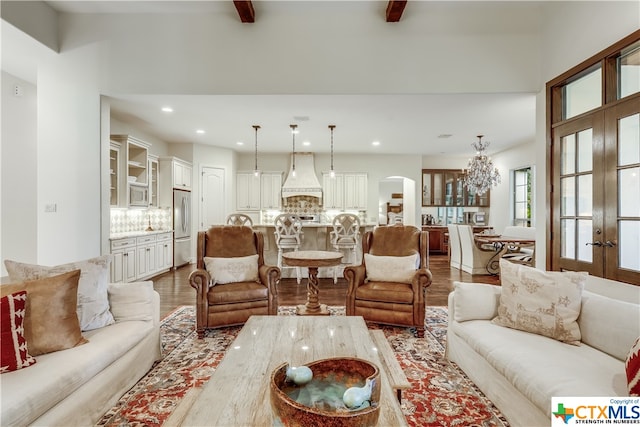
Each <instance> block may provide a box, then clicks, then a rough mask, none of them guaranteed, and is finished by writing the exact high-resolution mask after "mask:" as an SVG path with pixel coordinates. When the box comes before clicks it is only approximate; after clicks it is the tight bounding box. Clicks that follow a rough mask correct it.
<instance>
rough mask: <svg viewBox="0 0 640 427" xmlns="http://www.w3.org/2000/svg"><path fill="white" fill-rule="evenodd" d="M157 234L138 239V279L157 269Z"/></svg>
mask: <svg viewBox="0 0 640 427" xmlns="http://www.w3.org/2000/svg"><path fill="white" fill-rule="evenodd" d="M156 262H157V259H156V236H155V235H150V236H142V237H138V238H137V239H136V267H137V271H136V279H138V280H140V279H144V278H146V277H148V276H150V275H152V274H153V273H155V272H156V271H158V268H157V267H156Z"/></svg>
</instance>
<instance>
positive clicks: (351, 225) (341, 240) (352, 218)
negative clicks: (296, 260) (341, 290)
mask: <svg viewBox="0 0 640 427" xmlns="http://www.w3.org/2000/svg"><path fill="white" fill-rule="evenodd" d="M331 225H332V226H333V231H331V232H330V233H329V235H330V238H331V245H332V246H333V248H334V249H335V250H336V251H337V252H342V251H343V250H348V251H350V254H351V256H350V257H349V259H348V261H347V262H343V264H355V263H357V262H358V260H357V253H356V251H357V249H358V241H359V238H360V218H359V217H358V215H354V214H350V213H342V214H338V215H336V216H335V217H334V218H333V221H332V222H331ZM343 259H344V258H343ZM338 267H339V266H335V267H333V283H338Z"/></svg>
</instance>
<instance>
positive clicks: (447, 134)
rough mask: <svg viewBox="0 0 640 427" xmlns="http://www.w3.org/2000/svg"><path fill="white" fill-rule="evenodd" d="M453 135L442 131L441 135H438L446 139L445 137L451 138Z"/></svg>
mask: <svg viewBox="0 0 640 427" xmlns="http://www.w3.org/2000/svg"><path fill="white" fill-rule="evenodd" d="M452 136H453V135H451V134H450V133H441V134H440V135H438V138H441V139H445V138H451V137H452Z"/></svg>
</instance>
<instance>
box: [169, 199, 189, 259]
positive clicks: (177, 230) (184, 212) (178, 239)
mask: <svg viewBox="0 0 640 427" xmlns="http://www.w3.org/2000/svg"><path fill="white" fill-rule="evenodd" d="M190 261H191V192H190V191H186V190H173V267H174V268H177V267H180V266H182V265H185V264H187V263H189V262H190Z"/></svg>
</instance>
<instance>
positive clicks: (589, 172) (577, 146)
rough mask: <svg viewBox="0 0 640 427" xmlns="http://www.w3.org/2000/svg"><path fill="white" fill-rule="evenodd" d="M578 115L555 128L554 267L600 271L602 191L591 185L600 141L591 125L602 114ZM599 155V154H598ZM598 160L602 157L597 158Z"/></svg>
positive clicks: (596, 170) (596, 124) (597, 122)
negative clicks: (555, 234)
mask: <svg viewBox="0 0 640 427" xmlns="http://www.w3.org/2000/svg"><path fill="white" fill-rule="evenodd" d="M599 117H600V119H599V120H598V115H597V114H595V115H593V116H589V117H585V118H581V119H577V120H574V121H571V122H569V123H567V124H563V125H561V126H558V127H556V128H554V147H555V150H554V151H555V156H557V159H558V162H557V163H556V165H557V170H555V171H554V188H556V189H557V190H556V191H555V192H554V195H553V197H554V206H559V208H560V209H559V211H557V210H556V211H554V213H553V220H554V226H553V228H554V229H556V230H559V231H560V233H559V236H557V237H555V238H554V239H553V242H552V244H553V247H554V250H553V252H554V253H556V254H558V255H559V256H558V257H557V258H554V260H553V268H554V269H567V270H574V271H588V272H589V273H590V274H595V275H602V271H603V263H602V257H603V247H602V246H601V245H602V228H603V225H602V212H601V210H596V209H594V206H600V205H601V204H602V203H601V202H600V203H599V204H597V203H596V200H597V199H598V198H601V197H602V191H598V190H597V189H595V188H594V185H593V183H594V182H599V181H597V178H596V176H597V174H599V173H601V171H600V168H598V167H596V165H597V163H596V162H597V161H598V154H597V153H599V152H600V151H601V149H602V142H601V141H596V140H594V134H595V133H594V127H595V128H601V127H602V115H600V116H599ZM600 157H601V155H600ZM600 161H601V160H600ZM600 179H601V178H600Z"/></svg>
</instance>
